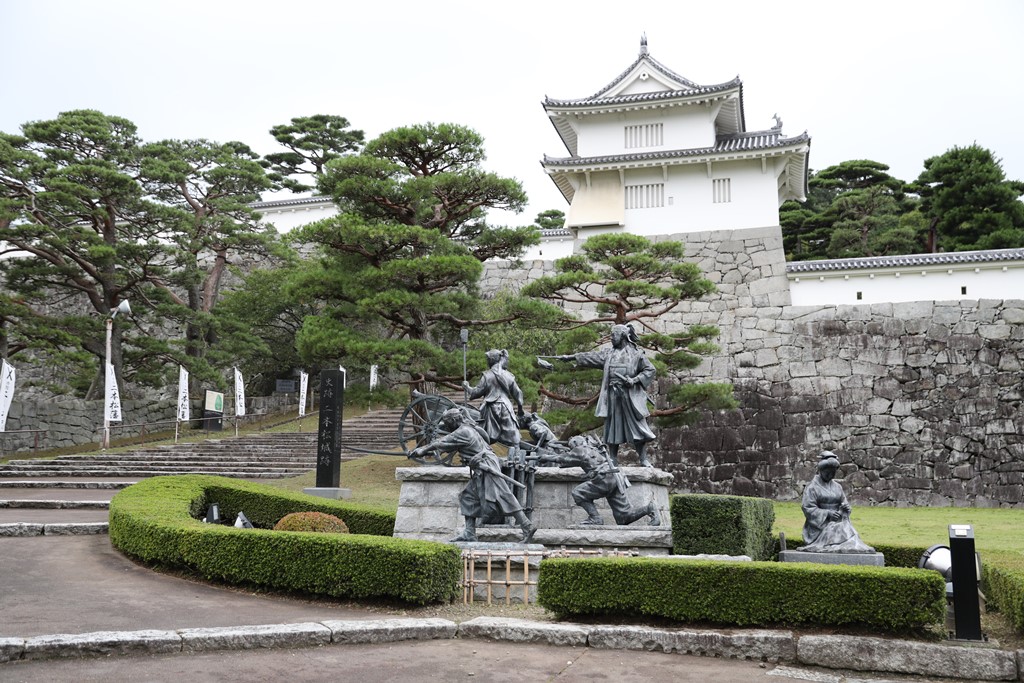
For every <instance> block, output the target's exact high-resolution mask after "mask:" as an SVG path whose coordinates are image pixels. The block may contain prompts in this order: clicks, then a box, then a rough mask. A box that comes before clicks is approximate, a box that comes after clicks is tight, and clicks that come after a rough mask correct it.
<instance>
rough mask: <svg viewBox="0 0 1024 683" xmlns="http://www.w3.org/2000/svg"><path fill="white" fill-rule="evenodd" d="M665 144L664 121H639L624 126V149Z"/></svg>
mask: <svg viewBox="0 0 1024 683" xmlns="http://www.w3.org/2000/svg"><path fill="white" fill-rule="evenodd" d="M663 144H665V124H664V123H641V124H639V125H635V126H626V149H635V148H637V147H660V146H661V145H663Z"/></svg>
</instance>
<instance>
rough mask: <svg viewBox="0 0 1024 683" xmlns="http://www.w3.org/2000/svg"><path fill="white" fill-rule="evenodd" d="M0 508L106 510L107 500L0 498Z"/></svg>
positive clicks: (108, 504)
mask: <svg viewBox="0 0 1024 683" xmlns="http://www.w3.org/2000/svg"><path fill="white" fill-rule="evenodd" d="M0 508H9V509H19V508H24V509H32V510H108V509H110V501H108V500H23V499H20V498H14V499H7V500H0Z"/></svg>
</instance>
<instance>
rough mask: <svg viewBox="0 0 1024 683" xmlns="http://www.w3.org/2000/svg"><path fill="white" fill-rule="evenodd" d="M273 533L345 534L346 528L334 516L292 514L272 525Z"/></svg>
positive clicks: (317, 513) (312, 513) (309, 513)
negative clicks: (311, 532) (310, 532)
mask: <svg viewBox="0 0 1024 683" xmlns="http://www.w3.org/2000/svg"><path fill="white" fill-rule="evenodd" d="M274 531H313V532H317V533H321V534H323V533H326V534H347V533H348V527H347V526H345V522H343V521H341V520H340V519H338V518H337V517H335V516H334V515H328V514H325V513H323V512H292V513H291V514H287V515H285V516H284V517H282V518H281V521H279V522H278V523H277V524H275V525H274Z"/></svg>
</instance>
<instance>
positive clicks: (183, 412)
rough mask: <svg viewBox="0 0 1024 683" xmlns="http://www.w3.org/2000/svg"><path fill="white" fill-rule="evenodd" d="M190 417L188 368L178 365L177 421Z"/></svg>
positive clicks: (187, 419)
mask: <svg viewBox="0 0 1024 683" xmlns="http://www.w3.org/2000/svg"><path fill="white" fill-rule="evenodd" d="M191 419H192V416H191V413H190V411H189V405H188V370H186V369H185V367H184V366H182V365H179V366H178V421H179V422H188V421H189V420H191Z"/></svg>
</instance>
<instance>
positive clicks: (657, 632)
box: [588, 626, 796, 662]
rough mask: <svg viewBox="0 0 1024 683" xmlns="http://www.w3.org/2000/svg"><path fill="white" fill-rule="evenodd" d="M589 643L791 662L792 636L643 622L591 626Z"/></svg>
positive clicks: (610, 646) (760, 631)
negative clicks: (650, 625) (666, 626)
mask: <svg viewBox="0 0 1024 683" xmlns="http://www.w3.org/2000/svg"><path fill="white" fill-rule="evenodd" d="M588 643H589V645H590V647H594V648H601V649H607V650H648V651H652V652H666V653H669V654H682V655H702V656H706V657H727V658H730V659H752V660H755V661H767V662H792V661H794V660H795V659H796V639H795V638H794V637H793V634H792V633H791V632H790V631H767V630H763V631H762V630H751V631H732V632H723V631H683V630H674V629H659V628H648V627H645V626H595V627H593V628H592V629H591V631H590V638H589V640H588Z"/></svg>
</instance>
